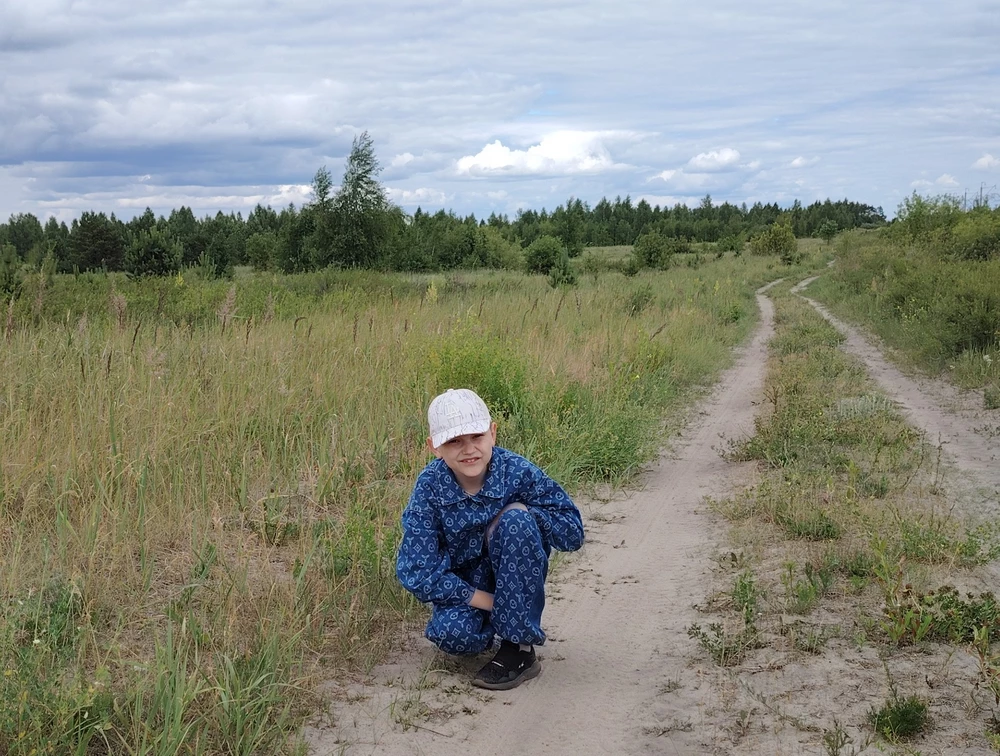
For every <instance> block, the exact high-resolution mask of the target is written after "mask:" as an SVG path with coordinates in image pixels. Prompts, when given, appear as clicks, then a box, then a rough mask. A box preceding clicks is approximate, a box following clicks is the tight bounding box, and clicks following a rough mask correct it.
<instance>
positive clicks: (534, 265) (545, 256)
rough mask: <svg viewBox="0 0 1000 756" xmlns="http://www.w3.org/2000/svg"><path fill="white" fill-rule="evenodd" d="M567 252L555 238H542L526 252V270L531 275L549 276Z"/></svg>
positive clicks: (534, 242)
mask: <svg viewBox="0 0 1000 756" xmlns="http://www.w3.org/2000/svg"><path fill="white" fill-rule="evenodd" d="M565 252H566V250H565V249H564V247H563V245H562V242H560V241H559V240H558V239H557V238H555V237H554V236H540V237H538V238H537V239H535V241H533V242H532V243H531V244H530V245H529V246H528V248H527V249H526V250H525V252H524V266H525V269H526V270H527V271H528V272H529V273H544V274H548V273H549V271H551V270H552V268H553V267H554V266H555V265H556V264H557V263H558V262H559V258H560V257H562V255H563V254H564V253H565Z"/></svg>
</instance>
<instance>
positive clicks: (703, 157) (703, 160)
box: [687, 147, 740, 173]
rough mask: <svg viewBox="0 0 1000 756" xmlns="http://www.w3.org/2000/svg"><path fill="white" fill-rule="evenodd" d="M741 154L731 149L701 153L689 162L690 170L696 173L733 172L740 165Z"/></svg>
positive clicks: (724, 148)
mask: <svg viewBox="0 0 1000 756" xmlns="http://www.w3.org/2000/svg"><path fill="white" fill-rule="evenodd" d="M739 162H740V153H739V151H738V150H734V149H733V148H731V147H723V148H722V149H721V150H712V151H711V152H701V153H699V154H697V155H695V156H694V157H693V158H691V159H690V160H688V162H687V164H688V167H689V168H693V169H694V170H695V171H696V172H701V173H709V172H712V171H731V170H733V169H734V168H736V167H737V166H738V165H739Z"/></svg>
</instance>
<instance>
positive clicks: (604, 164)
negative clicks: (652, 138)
mask: <svg viewBox="0 0 1000 756" xmlns="http://www.w3.org/2000/svg"><path fill="white" fill-rule="evenodd" d="M621 136H623V135H622V134H620V133H615V132H600V131H570V130H563V131H556V132H553V133H551V134H548V135H546V136H544V137H542V139H541V141H540V142H539V143H538V144H536V145H532V146H531V147H528V149H526V150H512V149H511V148H510V147H506V146H505V145H504V144H503V143H501V141H500V140H499V139H497V140H496V141H494V142H492V143H490V144H487V145H486V146H485V147H483V149H482V150H480V151H479V152H478V153H477V154H475V155H466V156H465V157H462V158H459V160H458V162H457V163H456V165H455V167H456V170H457V172H458V174H459V175H464V176H487V175H515V176H517V175H520V176H530V175H536V176H542V175H558V174H574V173H601V172H603V171H608V170H612V169H614V168H616V167H617V166H616V164H615V161H614V160H613V159H612V157H611V153H610V151H609V150H608V148H607V146H606V144H605V141H607V140H609V139H614V138H620V137H621Z"/></svg>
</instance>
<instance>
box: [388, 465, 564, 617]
mask: <svg viewBox="0 0 1000 756" xmlns="http://www.w3.org/2000/svg"><path fill="white" fill-rule="evenodd" d="M513 502H521V503H522V504H524V505H525V506H526V507H527V508H528V511H529V512H530V513H531V514H532V515H533V516H534V518H535V522H537V523H538V529H539V530H540V531H541V533H542V542H543V545H544V546H545V551H546V553H548V552H549V551H550V549H553V548H555V549H558V550H559V551H576V550H577V549H578V548H580V546H582V545H583V521H582V519H581V518H580V511H579V510H578V509H577V508H576V505H575V504H574V503H573V501H572V500H571V499H570V498H569V495H568V494H567V493H566V492H565V491H564V490H563V489H562V486H560V485H559V484H558V483H556V482H555V481H554V480H552V478H550V477H549V476H548V475H546V474H545V473H544V472H542V471H541V470H540V469H539V468H538V467H537V466H536V465H534V464H532V463H531V462H529V461H528V460H526V459H525V458H524V457H522V456H520V455H519V454H515V453H514V452H512V451H508V450H506V449H501V448H500V447H499V446H495V447H493V458H492V459H491V460H490V466H489V469H488V470H487V472H486V480H485V482H484V483H483V488H482V490H481V491H480V492H479V493H477V494H476V495H475V496H470V495H469V494H467V493H466V492H465V491H464V490H462V487H461V486H460V485H459V483H458V481H457V480H456V479H455V475H454V474H453V473H452V471H451V470H449V469H448V466H447V465H446V464H445V463H444V461H443V460H440V459H435V460H433V461H432V462H431V463H430V464H428V465H427V467H425V468H424V469H423V471H422V472H421V473H420V475H419V476H418V477H417V483H416V486H414V489H413V494H412V495H411V496H410V503H409V504H407V505H406V509H405V510H404V511H403V541H402V543H401V544H400V546H399V555H398V557H397V559H396V575H397V577H398V578H399V582H400V583H402V584H403V587H404V588H406V590H408V591H410V592H411V593H412V594H413V595H414V596H416V597H417V598H418V599H419V600H420V601H422V602H424V603H433V604H437V605H439V606H456V605H461V604H467V603H468V602H469V599H471V598H472V594H473V593H474V591H475V589H474V588H473V587H472V586H471V585H470V584H469V582H468V581H467V580H466V579H465V577H463V576H469V575H470V574H471V572H472V570H474V569H475V568H476V567H477V566H478V565H479V563H480V562H481V561H482V560H483V559H485V558H486V555H485V552H484V550H483V544H484V538H485V536H486V527H487V526H488V525H489V524H490V522H491V521H492V520H493V518H494V517H496V516H497V514H498V513H499V512H500V510H501V509H503V508H504V507H505V506H506V505H508V504H511V503H513Z"/></svg>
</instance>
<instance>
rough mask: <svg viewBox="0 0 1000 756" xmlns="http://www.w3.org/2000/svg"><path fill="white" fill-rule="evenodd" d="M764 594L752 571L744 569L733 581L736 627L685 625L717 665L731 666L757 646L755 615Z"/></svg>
mask: <svg viewBox="0 0 1000 756" xmlns="http://www.w3.org/2000/svg"><path fill="white" fill-rule="evenodd" d="M762 598H763V595H762V593H761V591H760V588H759V587H758V586H757V580H756V578H755V577H754V575H753V573H752V572H750V571H749V570H744V571H743V572H741V573H740V574H739V575H738V576H737V577H736V581H735V582H734V583H733V591H732V600H733V607H734V608H735V609H736V610H737V611H738V612H739V614H740V618H741V619H742V626H741V627H740V629H739V630H737V631H730V630H727V629H726V628H725V627H724V626H723V625H721V624H719V623H712V624H710V625H709V626H708V628H707V629H703V628H702V627H701V625H698V624H694V625H691V626H690V627H688V629H687V634H688V637H689V638H691V639H692V640H694V641H697V643H698V645H699V646H701V647H702V649H704V650H705V651H706V652H707V653H708V655H709V656H710V657H711V658H712V660H713V661H714V662H715V663H716V664H718V665H719V666H720V667H731V666H734V665H736V664H739V663H740V662H742V661H743V660H744V659H745V658H746V655H747V652H749V651H751V650H753V649H755V648H759V647H760V636H759V632H758V630H757V615H758V614H759V611H760V602H761V599H762Z"/></svg>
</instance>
